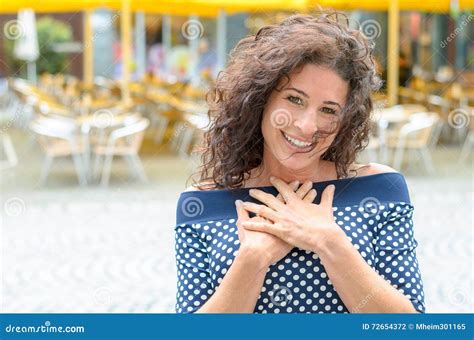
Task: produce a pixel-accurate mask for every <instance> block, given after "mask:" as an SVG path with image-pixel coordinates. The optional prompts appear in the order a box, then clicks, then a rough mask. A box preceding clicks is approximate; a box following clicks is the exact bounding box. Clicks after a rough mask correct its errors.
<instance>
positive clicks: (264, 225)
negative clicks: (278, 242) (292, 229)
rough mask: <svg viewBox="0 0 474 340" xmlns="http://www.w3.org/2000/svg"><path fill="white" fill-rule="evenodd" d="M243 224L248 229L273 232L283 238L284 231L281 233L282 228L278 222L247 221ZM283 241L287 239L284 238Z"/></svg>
mask: <svg viewBox="0 0 474 340" xmlns="http://www.w3.org/2000/svg"><path fill="white" fill-rule="evenodd" d="M242 226H243V227H244V228H245V229H248V230H253V231H260V232H263V233H268V234H272V235H274V236H276V237H278V238H280V239H282V238H281V236H282V233H281V230H280V228H279V227H278V224H274V223H268V222H255V221H245V222H243V223H242ZM282 240H283V239H282ZM283 241H286V240H283Z"/></svg>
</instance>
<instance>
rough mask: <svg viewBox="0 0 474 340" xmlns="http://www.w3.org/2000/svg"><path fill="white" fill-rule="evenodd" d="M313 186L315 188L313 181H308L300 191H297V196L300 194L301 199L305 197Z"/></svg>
mask: <svg viewBox="0 0 474 340" xmlns="http://www.w3.org/2000/svg"><path fill="white" fill-rule="evenodd" d="M312 188H313V183H312V182H311V181H306V182H304V183H303V185H302V186H301V187H300V188H299V189H298V191H296V196H298V197H299V198H300V199H303V198H304V197H305V196H306V195H307V194H308V192H309V191H310V190H311V189H312Z"/></svg>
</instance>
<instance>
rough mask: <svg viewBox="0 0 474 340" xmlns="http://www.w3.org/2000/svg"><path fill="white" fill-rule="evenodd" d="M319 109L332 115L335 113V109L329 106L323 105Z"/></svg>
mask: <svg viewBox="0 0 474 340" xmlns="http://www.w3.org/2000/svg"><path fill="white" fill-rule="evenodd" d="M321 111H322V112H324V113H328V114H331V115H333V114H335V113H336V110H334V109H331V108H330V107H323V108H322V109H321Z"/></svg>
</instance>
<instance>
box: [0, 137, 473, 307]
mask: <svg viewBox="0 0 474 340" xmlns="http://www.w3.org/2000/svg"><path fill="white" fill-rule="evenodd" d="M28 148H29V147H26V146H25V148H24V150H20V152H22V151H25V152H26V151H28ZM20 149H21V148H20ZM455 153H456V151H453V150H448V151H446V150H443V148H441V150H439V151H437V154H436V157H435V161H436V163H437V165H438V164H439V168H438V169H439V171H438V173H437V175H436V176H426V175H425V174H424V171H423V169H422V168H419V167H415V168H409V169H408V170H407V172H406V173H405V172H404V174H405V176H406V178H407V182H408V185H409V188H410V193H411V198H412V201H413V203H414V205H415V213H414V218H415V237H416V238H417V240H418V241H419V247H418V251H417V254H418V258H419V261H420V266H421V271H422V278H423V281H424V285H425V296H426V305H427V311H428V312H430V313H435V312H448V313H461V312H472V311H473V305H472V289H473V282H474V281H473V266H472V265H473V263H472V259H473V246H472V245H473V243H472V232H473V214H474V213H473V211H474V209H473V208H474V206H473V190H472V189H473V178H472V166H471V167H468V166H459V165H457V164H456V163H455V159H456V157H455ZM25 154H28V157H27V158H26V157H25V156H23V158H22V157H20V164H19V165H18V167H17V168H16V169H14V170H8V171H7V172H3V173H2V197H1V204H2V207H3V209H2V228H1V229H0V230H1V234H0V240H1V246H2V252H1V254H2V262H1V263H2V271H1V272H2V276H3V277H2V283H3V284H2V285H1V287H2V290H1V292H0V293H1V294H0V296H1V301H0V302H1V307H2V309H1V310H2V312H7V313H8V312H12V313H16V312H34V313H37V312H56V313H61V312H114V313H119V312H120V313H125V312H132V313H138V312H144V313H149V312H157V313H160V312H174V309H173V307H174V297H175V268H174V265H175V263H174V244H173V242H174V235H173V226H174V219H175V211H176V210H175V209H176V207H175V204H176V200H177V198H178V195H179V192H180V191H182V190H183V188H184V187H185V184H184V182H185V180H186V178H187V176H188V175H189V169H190V168H189V165H188V164H187V162H185V161H183V160H180V159H179V158H177V157H174V156H171V155H166V154H165V155H162V156H159V157H150V158H147V157H145V158H144V159H145V167H146V170H147V173H148V175H149V177H150V183H149V184H145V185H141V184H133V183H130V182H126V181H125V180H124V178H125V172H123V173H122V172H120V171H121V170H120V169H119V171H118V174H119V175H118V176H117V175H116V176H115V177H114V179H113V181H112V183H111V187H110V189H100V188H97V187H94V186H91V187H88V188H78V187H77V186H76V182H75V178H74V176H73V174H74V173H73V172H72V168H70V164H69V163H68V162H65V163H64V164H62V165H61V167H60V171H57V172H56V173H55V174H52V177H51V180H50V182H49V184H48V186H46V187H42V188H40V187H38V186H37V185H36V182H35V181H36V180H37V178H38V171H39V165H40V163H39V158H38V157H39V156H38V155H37V153H36V152H34V153H24V154H23V155H25ZM22 160H23V161H22ZM26 160H28V161H26ZM470 161H471V162H472V158H471V159H470ZM471 164H472V163H471ZM120 166H121V165H120V164H119V167H120ZM124 171H125V170H124Z"/></svg>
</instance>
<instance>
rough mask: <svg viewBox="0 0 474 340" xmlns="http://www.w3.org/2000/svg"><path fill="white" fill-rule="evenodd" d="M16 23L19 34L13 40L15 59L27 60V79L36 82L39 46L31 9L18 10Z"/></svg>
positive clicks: (33, 14)
mask: <svg viewBox="0 0 474 340" xmlns="http://www.w3.org/2000/svg"><path fill="white" fill-rule="evenodd" d="M17 25H18V27H19V30H20V34H19V35H18V37H17V39H16V40H15V47H14V50H13V53H14V55H15V57H16V58H17V59H20V60H25V61H26V62H27V65H28V66H27V67H28V80H30V81H32V82H34V83H36V60H37V59H38V57H39V46H38V34H37V32H36V20H35V12H34V11H33V10H32V9H23V10H20V11H19V12H18V21H17Z"/></svg>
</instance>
